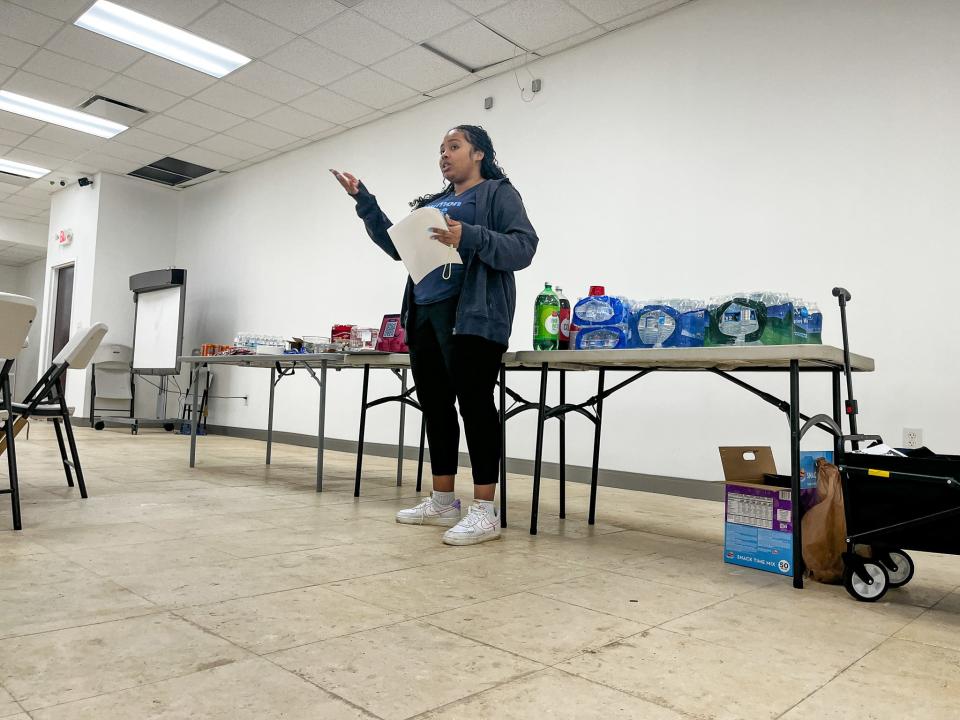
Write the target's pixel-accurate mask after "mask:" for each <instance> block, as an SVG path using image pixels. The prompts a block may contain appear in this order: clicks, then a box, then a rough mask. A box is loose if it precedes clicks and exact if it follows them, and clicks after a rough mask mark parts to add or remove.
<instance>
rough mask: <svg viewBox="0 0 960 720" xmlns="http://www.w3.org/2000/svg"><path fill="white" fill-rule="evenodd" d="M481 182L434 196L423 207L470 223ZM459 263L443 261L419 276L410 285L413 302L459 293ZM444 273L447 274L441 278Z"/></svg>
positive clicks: (475, 215) (474, 216) (427, 301)
mask: <svg viewBox="0 0 960 720" xmlns="http://www.w3.org/2000/svg"><path fill="white" fill-rule="evenodd" d="M482 184H483V183H478V184H476V185H474V186H473V187H472V188H470V189H469V190H465V191H464V192H463V193H461V194H460V195H454V194H452V193H450V194H447V195H443V196H441V197H438V198H437V199H436V200H434V201H433V202H431V203H428V204H427V205H426V207H433V208H437V209H438V210H439V211H440V212H442V213H443V214H444V215H449V216H450V218H451V219H453V220H456V221H457V222H461V223H466V224H468V225H473V224H474V223H475V222H476V218H477V188H478V187H480V185H482ZM463 273H464V268H463V265H462V264H460V265H450V266H449V269H448V267H447V266H446V265H445V266H443V267H438V268H437V269H436V270H433V271H431V272H430V273H429V274H428V275H427V276H426V277H425V278H423V280H421V281H420V282H418V283H417V284H416V285H414V286H413V299H414V301H415V302H416V303H417V305H429V304H430V303H435V302H440V301H441V300H446V299H447V298H451V297H453V296H454V295H459V294H460V288H461V287H463ZM444 274H447V275H449V278H448V279H444V277H443V276H444Z"/></svg>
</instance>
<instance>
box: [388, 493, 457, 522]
mask: <svg viewBox="0 0 960 720" xmlns="http://www.w3.org/2000/svg"><path fill="white" fill-rule="evenodd" d="M459 521H460V501H459V500H454V501H453V505H448V506H446V507H444V506H443V505H438V504H437V503H436V502H434V500H433V497H432V496H431V497H428V498H424V500H423V502H421V503H420V504H419V505H416V506H414V507H412V508H409V509H408V510H401V511H400V512H398V513H397V522H398V523H403V524H404V525H442V526H443V527H453V526H454V525H456V524H457V523H458V522H459Z"/></svg>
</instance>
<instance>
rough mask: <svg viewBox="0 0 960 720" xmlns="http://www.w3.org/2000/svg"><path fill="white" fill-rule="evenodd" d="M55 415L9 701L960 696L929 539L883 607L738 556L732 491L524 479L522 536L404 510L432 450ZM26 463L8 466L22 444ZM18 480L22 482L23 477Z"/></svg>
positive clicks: (208, 706)
mask: <svg viewBox="0 0 960 720" xmlns="http://www.w3.org/2000/svg"><path fill="white" fill-rule="evenodd" d="M79 443H80V447H81V453H82V456H83V459H84V461H85V465H86V475H87V482H88V484H89V488H90V493H91V497H90V498H89V499H88V500H86V501H82V500H80V499H79V497H78V494H77V492H76V490H71V489H69V488H67V487H66V486H65V484H64V481H63V476H62V474H61V470H60V467H59V462H58V460H57V455H56V449H55V447H56V446H55V443H54V440H53V436H52V433H51V432H50V428H49V427H44V426H42V425H39V426H35V427H34V428H33V431H32V435H31V438H30V440H26V439H24V438H22V439H21V440H20V442H18V445H17V446H18V451H19V454H20V460H21V462H20V465H21V486H22V491H23V514H24V525H25V529H24V530H23V531H22V532H20V533H14V532H12V531H10V530H9V527H10V521H9V514H8V509H7V505H6V498H0V503H2V505H0V509H2V513H0V718H20V719H22V718H36V719H43V720H68V719H71V720H80V719H86V718H91V719H92V718H96V719H97V720H103V719H111V718H123V719H126V718H130V719H134V720H139V719H140V718H165V719H173V718H199V719H205V718H217V719H229V720H247V719H250V720H253V719H257V720H264V719H270V718H286V719H291V720H300V719H306V718H310V719H311V720H313V719H316V718H321V719H324V720H326V719H333V720H336V719H338V718H383V719H385V720H400V719H401V718H410V717H419V718H433V719H436V720H440V719H444V718H450V719H454V718H456V719H457V720H463V718H494V717H495V718H498V719H501V718H502V719H506V720H510V719H513V718H537V719H538V720H539V718H570V719H574V718H575V719H578V720H579V719H581V718H594V717H595V718H651V719H655V720H657V719H660V718H663V719H667V718H672V719H676V718H731V719H747V718H779V717H783V718H790V719H791V720H793V719H795V718H796V719H799V718H857V719H858V720H863V719H869V718H877V719H879V718H898V719H899V718H923V719H924V720H926V719H933V718H950V719H951V720H953V719H955V718H958V717H960V558H954V557H947V556H937V555H924V554H918V555H917V558H916V559H917V575H916V578H915V579H914V581H913V582H912V583H911V584H910V585H909V586H908V587H906V588H903V589H901V590H898V591H892V592H890V593H889V594H888V595H887V598H886V599H885V600H884V601H882V602H880V603H877V604H875V605H866V604H861V603H856V602H854V601H853V600H852V599H850V598H849V597H848V596H847V595H846V593H845V592H844V590H843V589H842V588H839V587H833V586H823V585H815V584H808V587H807V589H806V590H804V591H801V592H798V591H795V590H793V589H792V587H791V586H790V583H789V581H788V580H786V579H783V578H779V577H775V576H772V575H769V574H766V573H760V572H754V571H750V570H744V569H738V568H734V567H732V566H729V565H724V564H723V562H722V561H721V552H720V543H721V540H722V526H721V521H720V518H721V512H722V507H721V506H720V504H719V503H711V502H706V501H697V500H689V499H682V498H673V497H667V496H663V495H650V494H646V493H639V492H631V491H624V490H611V489H601V491H600V498H599V520H600V522H598V523H597V525H596V526H594V527H590V526H588V525H587V523H586V520H585V509H586V496H587V488H586V487H584V486H581V485H572V486H570V487H569V489H568V498H569V502H568V509H569V511H570V512H569V517H568V519H566V520H560V519H559V517H558V516H557V512H558V505H557V499H556V495H557V485H556V483H555V482H554V481H545V484H544V489H543V502H542V508H541V513H542V514H541V533H540V534H539V535H538V536H536V537H531V536H530V535H529V534H528V533H527V532H526V530H525V526H526V523H527V518H528V513H529V493H530V480H529V478H525V477H520V476H511V477H510V478H509V483H510V508H511V514H510V519H511V522H512V525H511V527H509V528H508V529H507V530H506V532H505V535H504V538H503V540H501V541H499V542H495V543H487V544H485V545H481V546H476V547H469V548H448V547H445V546H443V545H442V544H441V543H440V534H441V531H440V530H438V529H435V528H423V527H410V526H400V525H397V524H396V523H395V522H394V521H393V513H394V512H395V511H396V510H397V509H398V508H400V507H403V506H406V505H409V504H411V500H412V499H413V497H414V495H415V492H414V487H413V478H414V473H415V468H414V466H413V465H412V464H408V465H407V467H406V476H407V478H408V480H407V484H406V485H404V487H403V488H399V489H398V488H397V487H395V465H394V463H393V462H392V461H390V460H387V459H383V458H368V460H367V463H366V466H365V467H366V477H365V480H364V492H363V497H362V498H361V499H359V500H355V499H354V498H353V496H352V489H353V480H352V470H353V462H354V460H353V458H352V456H350V455H347V454H343V453H333V452H331V453H328V455H327V458H326V462H327V469H328V472H327V481H326V491H325V492H324V493H323V494H321V495H318V494H316V493H315V492H314V491H313V487H312V482H313V465H312V463H313V456H314V451H311V450H309V449H307V448H298V447H290V446H278V447H276V449H275V451H274V465H273V466H271V467H270V468H266V467H265V466H264V465H263V464H262V462H263V450H264V447H263V445H262V444H261V443H257V442H253V441H245V440H238V439H231V438H223V437H209V438H202V439H201V441H200V444H201V448H200V462H199V465H198V467H197V468H196V469H194V470H191V469H190V468H188V467H187V439H186V438H183V437H179V436H174V435H168V434H164V433H158V432H147V431H145V432H144V433H143V434H142V435H140V436H138V437H132V436H130V435H128V434H125V433H123V432H121V431H105V432H101V433H94V432H92V431H89V430H86V429H81V430H79ZM4 467H5V465H4ZM5 481H6V478H5V477H4V478H2V479H0V483H4V484H5Z"/></svg>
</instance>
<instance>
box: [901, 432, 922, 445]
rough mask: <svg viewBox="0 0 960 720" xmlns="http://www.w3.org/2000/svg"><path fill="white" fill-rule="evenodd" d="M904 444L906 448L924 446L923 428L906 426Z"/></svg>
mask: <svg viewBox="0 0 960 720" xmlns="http://www.w3.org/2000/svg"><path fill="white" fill-rule="evenodd" d="M903 446H904V447H905V448H918V447H923V428H904V429H903Z"/></svg>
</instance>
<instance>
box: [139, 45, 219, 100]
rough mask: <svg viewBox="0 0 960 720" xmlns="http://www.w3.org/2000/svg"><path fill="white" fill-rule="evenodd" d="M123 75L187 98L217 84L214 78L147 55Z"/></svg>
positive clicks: (164, 59)
mask: <svg viewBox="0 0 960 720" xmlns="http://www.w3.org/2000/svg"><path fill="white" fill-rule="evenodd" d="M123 74H124V75H129V76H130V77H132V78H135V79H136V80H142V81H143V82H145V83H150V84H151V85H155V86H156V87H161V88H163V89H164V90H169V91H170V92H175V93H177V94H178V95H184V96H187V97H189V96H190V95H193V94H194V93H195V92H198V91H200V90H202V89H203V88H205V87H209V86H210V85H213V83H215V82H217V79H216V78H215V77H211V76H210V75H207V74H206V73H202V72H197V71H196V70H193V69H192V68H188V67H186V66H184V65H180V64H179V63H175V62H171V61H170V60H167V59H166V58H162V57H157V56H156V55H147V56H146V57H144V58H141V59H140V60H137V62H135V63H134V64H133V65H131V66H130V67H128V68H127V69H126V70H124V71H123Z"/></svg>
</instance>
